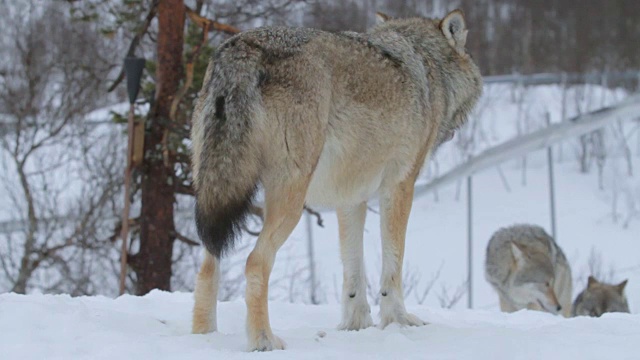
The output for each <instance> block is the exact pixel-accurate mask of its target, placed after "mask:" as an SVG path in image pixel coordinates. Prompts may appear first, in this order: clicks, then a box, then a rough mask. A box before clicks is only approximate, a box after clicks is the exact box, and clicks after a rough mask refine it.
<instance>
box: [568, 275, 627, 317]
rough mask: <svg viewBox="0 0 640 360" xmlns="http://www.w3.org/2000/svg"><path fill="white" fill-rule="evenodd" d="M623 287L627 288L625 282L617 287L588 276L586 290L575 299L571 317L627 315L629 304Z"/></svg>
mask: <svg viewBox="0 0 640 360" xmlns="http://www.w3.org/2000/svg"><path fill="white" fill-rule="evenodd" d="M625 286H627V280H625V281H623V282H621V283H620V284H617V285H610V284H605V283H602V282H599V281H598V280H596V278H594V277H593V276H589V280H588V282H587V288H586V289H584V291H582V292H581V293H580V294H579V295H578V296H577V297H576V301H575V302H574V303H573V310H572V311H571V315H573V316H593V317H600V316H601V315H602V314H604V313H608V312H622V313H628V312H629V304H628V303H627V297H626V296H625V295H624V288H625Z"/></svg>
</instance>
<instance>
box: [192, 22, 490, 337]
mask: <svg viewBox="0 0 640 360" xmlns="http://www.w3.org/2000/svg"><path fill="white" fill-rule="evenodd" d="M380 17H381V18H384V19H382V20H386V21H382V23H380V24H378V25H377V26H375V27H373V28H372V29H371V30H369V31H368V32H366V33H353V32H344V33H329V32H323V31H320V30H314V29H305V28H284V27H269V28H260V29H255V30H250V31H246V32H244V33H241V34H239V35H237V36H234V37H232V38H230V39H229V40H227V41H226V42H225V43H223V44H222V45H221V46H220V47H219V49H218V51H217V52H216V54H215V56H214V57H213V59H212V61H211V63H210V64H209V68H208V69H207V73H206V75H205V80H204V82H203V86H202V89H201V92H200V94H199V98H198V100H197V103H196V106H195V111H194V115H193V118H192V125H193V128H192V133H191V138H192V142H193V159H192V161H193V174H194V183H195V189H196V201H197V203H196V223H197V228H198V233H199V236H200V238H201V240H202V242H203V243H204V245H205V246H206V249H207V250H208V252H207V253H206V254H205V257H204V260H203V264H202V266H201V269H200V272H199V274H198V278H197V282H196V291H195V306H194V311H193V332H194V333H205V332H208V331H213V330H216V309H215V304H216V294H217V288H218V280H219V258H220V256H221V255H223V254H224V253H225V251H227V250H228V249H230V248H231V246H232V244H233V241H234V239H235V238H236V236H237V233H238V232H239V230H240V228H241V225H242V222H243V219H244V216H245V214H246V213H247V210H248V207H249V206H250V203H251V201H252V196H253V195H254V192H255V191H256V187H257V186H258V185H259V184H260V185H262V187H263V189H264V196H265V214H264V226H263V229H262V231H261V233H260V236H259V237H258V240H257V243H256V245H255V248H254V249H253V251H252V252H251V254H250V255H249V257H248V259H247V263H246V269H245V274H246V279H247V287H246V294H245V295H246V296H245V299H246V303H247V333H248V340H249V347H250V349H254V350H272V349H282V348H283V347H284V344H283V342H282V341H281V340H280V339H279V338H278V337H276V336H275V335H274V334H273V333H272V331H271V326H270V324H269V312H268V304H267V295H268V283H269V276H270V273H271V269H272V267H273V264H274V260H275V256H276V252H277V250H278V249H279V248H280V247H281V246H282V244H283V243H284V242H285V240H286V239H287V237H288V236H289V234H290V233H291V231H292V230H293V228H294V227H295V226H296V224H297V223H298V220H299V219H300V215H301V212H302V210H303V206H304V205H305V202H306V203H308V204H311V205H322V206H330V207H334V208H336V209H337V213H338V220H339V230H340V231H339V234H340V251H341V258H342V262H343V265H344V286H343V296H342V297H343V312H342V323H341V324H340V326H339V327H340V328H341V329H353V330H357V329H362V328H365V327H368V326H370V325H372V320H371V315H370V308H369V305H368V304H367V300H366V281H365V279H366V278H365V273H364V265H363V259H362V257H363V254H362V252H363V251H362V246H363V245H362V239H363V229H364V223H365V214H366V210H367V206H366V202H367V200H368V199H369V198H371V197H372V196H373V195H375V194H378V195H379V197H380V208H381V227H382V249H383V254H384V255H383V269H382V277H381V287H380V288H381V295H382V299H383V300H382V303H381V311H380V312H381V323H380V326H381V327H385V326H386V325H387V324H389V323H391V322H398V323H400V324H404V325H423V324H424V322H423V321H422V320H420V319H418V318H417V317H416V316H414V315H411V314H408V313H407V311H406V309H405V305H404V299H403V295H402V284H401V279H402V261H403V256H404V241H405V231H406V227H407V221H408V219H409V212H410V210H411V203H412V197H413V190H414V182H415V180H416V176H417V175H418V172H419V170H420V168H421V167H422V165H423V163H424V162H425V159H426V158H427V156H428V154H429V153H430V152H431V151H432V150H433V149H434V148H436V147H437V146H438V145H439V144H440V143H442V142H444V141H446V140H447V139H449V138H451V136H453V133H454V131H455V130H456V129H457V128H459V127H460V126H461V125H463V124H464V123H465V121H466V118H467V115H468V114H469V112H470V111H471V110H472V108H473V107H474V105H475V103H476V102H477V99H478V97H479V96H480V94H481V91H482V78H481V75H480V72H479V70H478V68H477V67H476V65H475V64H474V62H473V60H472V59H471V57H470V56H469V55H468V54H467V52H466V50H465V42H466V37H467V29H466V26H465V22H464V18H463V15H462V13H461V12H460V11H454V12H452V13H450V14H448V15H447V16H446V17H445V18H444V19H442V20H439V19H438V20H435V19H422V18H414V19H389V18H387V17H386V16H380Z"/></svg>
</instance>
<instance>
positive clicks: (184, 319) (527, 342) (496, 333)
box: [0, 291, 640, 360]
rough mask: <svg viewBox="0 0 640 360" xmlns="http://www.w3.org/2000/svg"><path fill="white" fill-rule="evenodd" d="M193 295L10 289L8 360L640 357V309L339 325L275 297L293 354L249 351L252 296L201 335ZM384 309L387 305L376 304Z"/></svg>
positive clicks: (444, 315) (326, 308)
mask: <svg viewBox="0 0 640 360" xmlns="http://www.w3.org/2000/svg"><path fill="white" fill-rule="evenodd" d="M191 306H192V296H191V294H188V293H164V292H159V291H156V292H152V293H151V294H149V295H147V296H144V297H134V296H128V295H125V296H123V297H120V298H118V299H115V300H113V299H109V298H105V297H79V298H71V297H69V296H66V295H57V296H55V295H30V296H20V295H15V294H3V295H0V358H2V359H3V360H13V359H16V360H18V359H19V360H27V359H38V360H40V359H96V360H97V359H108V360H111V359H154V360H161V359H323V360H324V359H350V360H357V359H387V360H388V359H492V360H498V359H637V358H638V344H640V315H629V314H606V315H605V316H603V317H602V318H598V319H593V318H585V317H581V318H573V319H563V318H560V317H556V316H552V315H549V314H545V313H540V312H533V311H521V312H518V313H514V314H510V315H507V314H500V313H496V312H492V311H485V310H473V311H471V310H461V311H453V310H443V309H439V308H433V307H426V306H420V307H410V308H409V310H410V311H413V312H414V313H416V314H417V315H419V316H421V317H422V318H423V319H425V320H427V321H428V322H429V323H430V324H429V325H426V326H424V327H420V328H400V327H398V326H396V325H390V326H389V327H387V328H386V329H384V330H379V329H377V328H369V329H365V330H363V331H359V332H343V331H337V330H335V325H336V324H337V323H338V321H339V316H340V309H339V307H338V306H337V305H319V306H313V305H302V304H289V303H279V302H274V303H272V304H271V311H272V315H271V320H272V324H273V328H274V331H275V332H276V334H277V335H279V336H281V337H282V338H283V339H284V340H285V342H286V343H287V349H286V350H284V351H274V352H271V353H249V352H247V351H246V338H245V335H244V318H245V306H244V303H243V302H242V301H239V300H238V301H233V302H226V303H222V304H221V305H220V307H219V314H220V315H219V316H220V318H219V327H220V332H218V333H212V334H206V335H192V334H190V333H189V328H190V310H191ZM373 311H374V312H377V308H374V309H373Z"/></svg>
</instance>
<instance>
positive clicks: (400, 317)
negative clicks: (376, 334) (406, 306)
mask: <svg viewBox="0 0 640 360" xmlns="http://www.w3.org/2000/svg"><path fill="white" fill-rule="evenodd" d="M391 323H398V324H400V325H401V326H423V325H427V322H425V321H423V320H422V319H420V318H419V317H417V316H415V315H413V314H410V313H408V312H406V311H397V312H393V313H390V314H382V316H381V320H380V324H379V325H378V327H379V328H380V329H384V328H385V327H387V325H389V324H391Z"/></svg>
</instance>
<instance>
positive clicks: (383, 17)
mask: <svg viewBox="0 0 640 360" xmlns="http://www.w3.org/2000/svg"><path fill="white" fill-rule="evenodd" d="M390 19H391V16H389V15H387V14H385V13H382V12H380V11H378V12H376V24H382V23H385V22H387V21H389V20H390Z"/></svg>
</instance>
